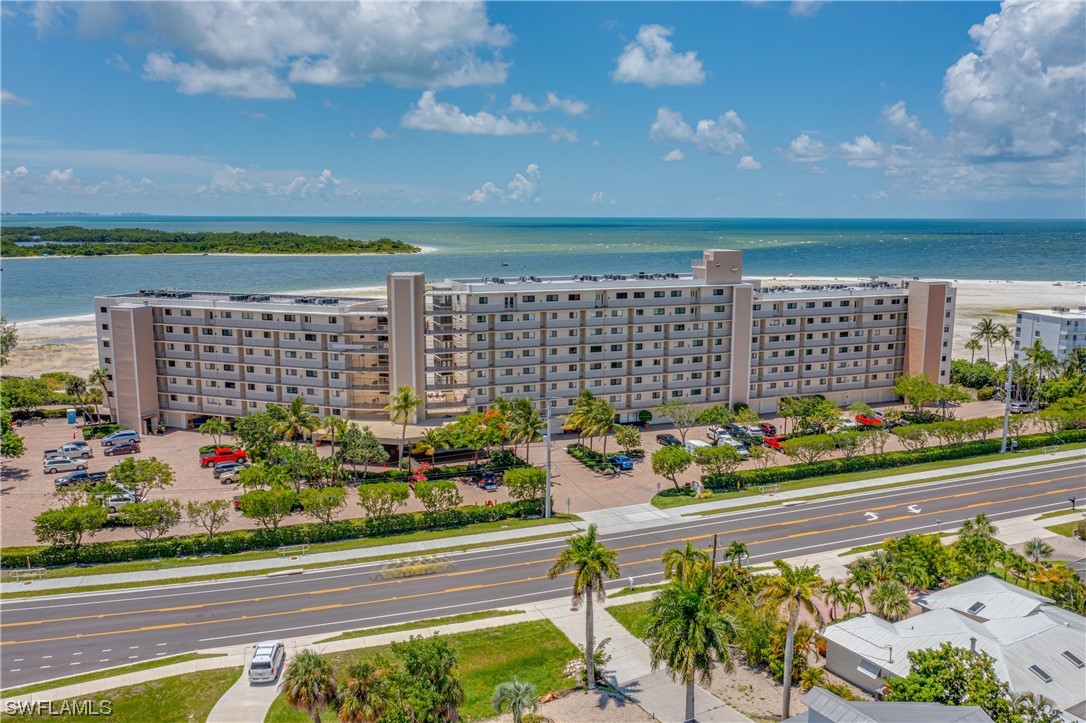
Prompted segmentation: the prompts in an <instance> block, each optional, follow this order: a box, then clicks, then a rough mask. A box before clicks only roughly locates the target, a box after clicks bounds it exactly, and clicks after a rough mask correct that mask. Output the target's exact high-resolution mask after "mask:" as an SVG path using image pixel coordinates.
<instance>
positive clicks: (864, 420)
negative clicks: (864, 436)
mask: <svg viewBox="0 0 1086 723" xmlns="http://www.w3.org/2000/svg"><path fill="white" fill-rule="evenodd" d="M856 421H857V422H859V423H860V424H862V425H864V426H865V427H881V426H882V425H883V424H885V423H886V420H884V419H883V418H882V417H876V416H870V417H869V416H867V415H866V414H857V415H856Z"/></svg>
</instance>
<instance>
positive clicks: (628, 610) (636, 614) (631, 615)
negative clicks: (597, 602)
mask: <svg viewBox="0 0 1086 723" xmlns="http://www.w3.org/2000/svg"><path fill="white" fill-rule="evenodd" d="M651 604H652V603H650V602H648V601H646V602H635V603H627V604H626V605H615V606H614V607H609V608H607V612H609V613H611V615H613V616H614V618H615V620H617V621H619V622H620V623H621V624H622V627H624V628H626V629H627V630H629V631H630V633H631V634H632V635H633V636H634V637H635V638H637V639H638V640H644V639H645V632H646V631H647V630H648V628H649V605H651Z"/></svg>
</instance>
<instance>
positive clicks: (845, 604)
mask: <svg viewBox="0 0 1086 723" xmlns="http://www.w3.org/2000/svg"><path fill="white" fill-rule="evenodd" d="M837 599H838V601H839V602H840V603H841V613H842V614H843V615H844V616H845V617H846V618H847V617H848V616H849V614H850V613H851V612H852V606H853V605H855V606H856V610H857V612H858V611H860V610H863V611H865V612H866V611H867V604H866V603H865V602H864V596H863V595H861V594H860V593H859V592H858V591H856V590H854V589H852V588H851V587H848V586H846V587H845V588H844V589H843V590H842V591H841V595H840V596H839V597H838V598H837Z"/></svg>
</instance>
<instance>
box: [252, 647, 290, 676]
mask: <svg viewBox="0 0 1086 723" xmlns="http://www.w3.org/2000/svg"><path fill="white" fill-rule="evenodd" d="M286 659H287V649H286V648H285V647H284V646H283V641H281V640H265V641H264V642H262V643H257V646H256V649H255V650H254V651H253V657H252V659H251V660H250V661H249V684H250V685H252V684H253V683H274V682H275V681H276V680H277V679H278V678H279V673H280V672H282V670H283V663H284V662H286Z"/></svg>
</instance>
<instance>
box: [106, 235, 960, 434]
mask: <svg viewBox="0 0 1086 723" xmlns="http://www.w3.org/2000/svg"><path fill="white" fill-rule="evenodd" d="M954 298H955V292H954V288H953V286H952V285H951V284H949V283H948V282H945V281H920V280H918V279H872V280H870V281H866V282H863V283H855V284H840V283H831V284H810V283H806V284H799V285H777V286H763V285H762V284H761V283H760V282H759V281H758V280H757V279H744V278H743V276H742V252H740V251H726V250H712V251H706V252H705V253H704V255H703V257H702V258H701V259H697V260H695V261H694V263H693V264H692V270H691V273H689V274H674V273H647V272H642V273H633V274H613V273H612V274H590V275H573V276H561V277H557V276H547V277H538V276H521V277H484V278H474V279H470V278H466V279H448V280H445V281H439V282H433V283H427V281H426V279H425V278H424V276H423V274H421V273H394V274H390V275H389V276H388V278H387V297H386V298H342V297H340V298H325V297H300V296H294V295H282V294H256V295H254V294H228V293H216V292H200V291H175V290H149V291H139V292H135V293H130V294H121V295H117V296H107V297H99V298H97V299H96V300H95V307H96V312H97V313H96V322H97V326H98V337H99V357H100V362H101V365H102V366H103V367H105V368H106V369H108V370H109V371H110V373H111V375H112V381H111V389H110V392H111V394H110V397H109V403H110V407H111V409H112V410H113V412H114V414H115V416H116V418H118V419H119V420H120V421H121V423H122V424H125V425H126V426H131V427H134V428H139V429H143V428H145V427H146V425H149V424H157V423H158V422H160V421H161V422H162V423H164V424H166V425H167V426H180V427H183V426H188V425H189V424H190V423H192V422H193V420H196V419H199V418H201V417H207V416H240V415H243V414H246V413H249V412H252V411H259V410H261V409H263V408H264V407H265V406H266V405H267V404H268V403H286V402H289V401H290V400H291V399H292V398H294V397H296V396H301V397H303V398H305V399H306V400H307V401H309V402H310V403H311V404H312V405H313V406H315V407H317V408H318V410H319V412H320V414H321V415H322V416H323V415H333V416H343V417H345V418H347V419H351V420H358V421H364V422H366V423H374V426H375V431H378V430H380V428H381V427H380V424H379V422H380V421H382V420H383V421H385V422H387V420H388V415H387V413H384V412H383V411H382V410H383V408H384V406H385V405H387V404H388V400H389V396H390V394H391V392H393V391H394V390H395V389H396V388H397V387H400V386H404V385H409V386H412V387H414V388H415V390H416V392H417V393H418V394H419V396H420V397H421V398H423V400H424V403H423V405H422V406H421V407H420V409H419V411H418V414H417V418H416V419H414V420H412V421H413V422H415V423H420V424H423V423H426V422H427V421H428V420H434V422H435V423H439V422H440V421H441V420H444V419H445V418H448V417H453V416H456V415H458V414H462V413H464V412H469V411H479V410H481V409H485V408H486V407H487V406H488V405H489V404H490V403H492V402H493V401H494V400H495V399H497V398H498V397H499V396H504V397H527V398H530V399H533V400H536V401H537V402H539V403H540V405H549V406H550V407H551V409H552V412H553V413H554V414H555V416H559V415H561V414H564V413H565V412H566V411H567V410H568V409H569V407H570V406H572V404H573V402H574V400H575V399H576V397H577V395H578V394H580V392H581V391H583V390H587V391H590V392H592V393H593V394H595V395H597V396H600V397H603V398H606V399H608V400H609V401H610V402H611V403H612V404H613V405H614V406H615V408H616V410H617V411H618V414H619V418H620V420H621V421H632V420H635V419H637V418H638V415H639V414H640V413H641V412H643V411H645V410H652V408H653V407H655V406H657V405H659V404H660V403H662V402H664V401H666V400H668V399H682V400H685V401H689V402H691V403H694V404H698V405H704V406H709V405H714V404H727V405H732V404H736V403H740V402H742V403H746V404H749V405H750V406H751V408H753V409H754V410H755V411H758V412H772V411H774V410H775V409H776V407H777V404H778V402H779V400H780V398H781V397H783V396H797V395H813V394H822V395H825V396H826V397H828V398H830V399H834V400H835V401H838V402H840V403H841V404H846V405H847V404H851V403H852V402H856V401H865V402H869V403H870V402H881V401H889V400H891V399H894V398H895V395H894V394H893V390H892V387H893V384H894V380H895V379H896V378H897V377H898V376H900V375H901V374H903V373H917V372H924V373H926V374H928V375H929V376H931V377H932V378H933V379H935V380H936V381H939V382H943V383H945V382H947V381H948V380H949V375H950V372H949V368H950V362H949V359H950V357H949V354H950V339H951V331H952V328H953V323H954Z"/></svg>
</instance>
